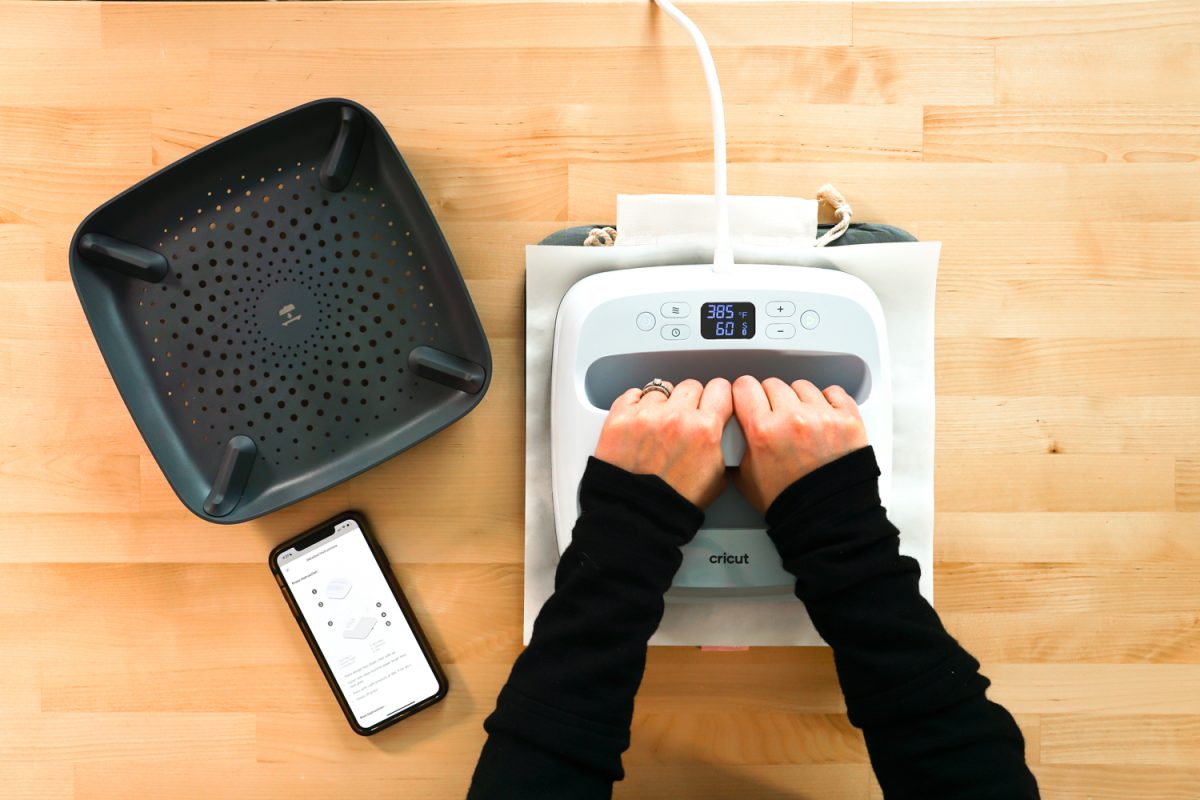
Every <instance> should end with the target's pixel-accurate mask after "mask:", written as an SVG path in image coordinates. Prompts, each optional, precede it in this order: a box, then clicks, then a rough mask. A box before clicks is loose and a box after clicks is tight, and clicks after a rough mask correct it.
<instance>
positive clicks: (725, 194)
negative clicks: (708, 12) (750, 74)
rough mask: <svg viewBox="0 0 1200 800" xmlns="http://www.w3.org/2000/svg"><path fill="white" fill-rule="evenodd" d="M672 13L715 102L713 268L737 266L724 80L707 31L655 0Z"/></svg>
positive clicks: (666, 1)
mask: <svg viewBox="0 0 1200 800" xmlns="http://www.w3.org/2000/svg"><path fill="white" fill-rule="evenodd" d="M654 2H655V4H656V5H657V6H658V7H659V8H661V9H662V10H663V11H664V12H665V13H666V15H667V16H668V17H670V18H671V19H673V20H675V21H676V22H677V23H679V26H680V27H681V28H683V29H684V30H685V31H687V32H688V35H689V36H691V37H692V41H693V42H694V43H695V44H696V50H697V51H698V52H699V53H700V63H701V64H702V65H703V67H704V80H705V81H706V82H707V83H708V100H709V104H710V105H711V106H712V127H713V197H714V198H715V199H716V203H717V243H716V249H715V250H714V251H713V271H714V272H728V271H730V270H731V269H732V268H733V245H732V244H731V243H730V238H729V177H728V169H727V167H726V164H725V103H724V101H723V100H722V99H721V84H720V82H719V81H718V80H717V67H716V65H715V64H713V58H712V51H711V50H709V49H708V42H707V41H705V39H704V34H703V33H701V32H700V29H699V28H697V27H696V23H694V22H692V21H691V20H690V19H688V16H687V15H686V14H684V13H683V12H682V11H680V10H679V9H678V8H676V7H675V4H674V3H672V2H671V0H654Z"/></svg>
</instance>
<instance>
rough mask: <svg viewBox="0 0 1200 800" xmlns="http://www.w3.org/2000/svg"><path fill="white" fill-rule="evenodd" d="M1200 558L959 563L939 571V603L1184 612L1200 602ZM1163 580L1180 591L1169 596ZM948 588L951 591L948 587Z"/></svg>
mask: <svg viewBox="0 0 1200 800" xmlns="http://www.w3.org/2000/svg"><path fill="white" fill-rule="evenodd" d="M1197 569H1200V562H1197V561H1188V560H1179V561H1172V562H1168V563H1165V564H1164V563H1157V564H1141V563H1138V562H1132V563H1129V564H1122V565H1114V564H1102V565H1092V564H1080V563H1073V564H1054V563H1049V564H1032V563H1025V564H1023V565H1022V566H1021V568H1020V569H1014V568H1013V565H1011V564H999V563H992V564H955V563H953V562H942V563H940V564H939V565H938V570H937V572H936V574H935V575H934V586H935V595H936V596H937V597H938V608H940V609H944V610H946V611H960V612H965V611H972V612H999V611H1005V612H1034V611H1039V610H1040V611H1042V612H1044V613H1046V614H1100V615H1103V614H1115V613H1122V612H1129V613H1154V612H1178V613H1187V612H1190V611H1194V610H1195V609H1196V608H1200V581H1189V580H1188V578H1189V576H1194V575H1195V574H1196V571H1197ZM1160 581H1162V582H1169V583H1170V584H1171V585H1172V586H1174V587H1175V591H1173V592H1171V593H1170V595H1169V596H1164V593H1163V592H1162V591H1161V589H1160V588H1159V587H1160V583H1159V582H1160ZM943 591H945V592H946V594H943V593H942V592H943Z"/></svg>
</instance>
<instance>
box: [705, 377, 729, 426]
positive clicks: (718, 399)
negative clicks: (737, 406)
mask: <svg viewBox="0 0 1200 800" xmlns="http://www.w3.org/2000/svg"><path fill="white" fill-rule="evenodd" d="M700 410H701V411H708V412H709V413H711V414H714V415H716V417H717V419H719V420H721V421H722V422H725V421H726V420H728V419H729V418H730V417H731V416H732V415H733V388H732V387H731V386H730V385H729V381H727V380H725V379H724V378H713V379H712V380H711V381H709V382H708V383H707V384H705V386H704V392H703V393H702V394H701V395H700Z"/></svg>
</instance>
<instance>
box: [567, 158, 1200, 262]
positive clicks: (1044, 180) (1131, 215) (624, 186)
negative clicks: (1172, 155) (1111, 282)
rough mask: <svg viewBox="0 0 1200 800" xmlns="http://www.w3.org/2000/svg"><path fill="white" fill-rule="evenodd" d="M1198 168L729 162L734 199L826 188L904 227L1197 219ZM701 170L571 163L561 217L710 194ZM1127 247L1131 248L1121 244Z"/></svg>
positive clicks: (604, 214) (864, 213)
mask: <svg viewBox="0 0 1200 800" xmlns="http://www.w3.org/2000/svg"><path fill="white" fill-rule="evenodd" d="M1198 181H1200V164H1125V165H1123V166H1122V168H1121V169H1119V170H1114V169H1112V168H1110V167H1109V166H1107V165H1104V164H1054V165H1049V166H1047V165H1042V164H1008V165H1005V166H1004V168H1003V169H996V168H994V167H992V166H991V165H988V164H912V163H902V162H891V163H875V164H853V163H840V164H811V165H810V164H794V163H789V164H733V165H731V166H730V169H729V186H730V191H731V192H733V193H734V194H766V195H772V194H784V195H791V196H800V197H810V196H812V195H813V194H815V192H816V190H817V187H819V186H820V185H821V184H823V183H826V182H832V183H834V184H835V185H836V186H837V187H838V188H839V189H840V190H841V191H842V193H843V194H845V195H846V197H847V199H848V200H849V201H850V202H851V203H852V204H853V206H854V211H855V218H856V219H859V220H871V221H876V222H888V223H891V224H893V225H899V226H901V227H911V226H914V224H915V223H917V222H920V223H922V224H923V223H924V221H925V220H938V221H942V222H948V221H954V222H957V221H960V220H961V221H964V222H967V221H979V220H980V219H981V218H986V219H989V220H992V221H999V222H1026V221H1030V222H1040V221H1044V220H1046V219H1057V218H1059V217H1061V216H1062V215H1063V210H1064V209H1070V216H1071V217H1072V218H1083V219H1088V220H1090V221H1091V222H1092V223H1093V224H1098V223H1100V222H1102V221H1105V220H1112V221H1114V222H1116V221H1120V222H1123V223H1129V222H1136V221H1145V222H1163V221H1186V222H1195V221H1197V220H1200V194H1198V193H1196V192H1194V191H1193V189H1194V187H1195V186H1196V184H1197V182H1198ZM711 183H712V170H711V169H710V168H709V166H708V165H705V164H699V163H697V164H687V163H680V164H676V163H670V164H662V163H653V164H632V163H625V164H603V165H601V164H571V165H570V169H569V178H568V202H567V215H568V217H570V218H571V219H579V218H592V219H612V218H613V217H614V212H615V209H616V194H617V192H618V191H619V192H622V193H625V194H639V193H645V194H653V193H655V192H668V193H670V192H679V193H704V192H709V191H711ZM1128 244H1132V242H1128Z"/></svg>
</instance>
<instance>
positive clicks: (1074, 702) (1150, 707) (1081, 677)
mask: <svg viewBox="0 0 1200 800" xmlns="http://www.w3.org/2000/svg"><path fill="white" fill-rule="evenodd" d="M986 672H987V675H988V677H990V678H991V679H992V688H991V689H990V690H989V692H988V694H989V696H991V697H992V699H994V700H996V702H998V703H1002V704H1004V705H1005V707H1007V708H1008V709H1009V710H1010V711H1012V712H1013V713H1014V714H1107V715H1117V716H1122V715H1125V714H1149V715H1170V716H1178V715H1182V716H1194V715H1196V714H1198V713H1200V711H1198V709H1200V664H990V665H988V666H987V669H986Z"/></svg>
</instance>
